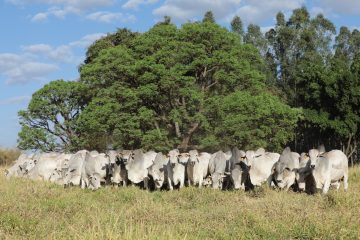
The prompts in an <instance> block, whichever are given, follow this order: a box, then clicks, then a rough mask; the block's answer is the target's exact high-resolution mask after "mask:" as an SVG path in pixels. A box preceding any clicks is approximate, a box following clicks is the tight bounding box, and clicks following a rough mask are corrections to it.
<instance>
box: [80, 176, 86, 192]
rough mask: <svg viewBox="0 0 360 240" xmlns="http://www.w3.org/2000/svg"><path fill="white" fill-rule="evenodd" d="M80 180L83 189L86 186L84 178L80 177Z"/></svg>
mask: <svg viewBox="0 0 360 240" xmlns="http://www.w3.org/2000/svg"><path fill="white" fill-rule="evenodd" d="M80 181H81V189H85V188H86V183H85V179H84V178H82V179H81V180H80Z"/></svg>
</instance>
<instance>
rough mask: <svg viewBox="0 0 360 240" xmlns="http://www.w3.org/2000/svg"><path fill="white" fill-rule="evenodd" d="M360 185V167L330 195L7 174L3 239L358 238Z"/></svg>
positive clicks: (0, 184)
mask: <svg viewBox="0 0 360 240" xmlns="http://www.w3.org/2000/svg"><path fill="white" fill-rule="evenodd" d="M1 170H3V169H1ZM359 190H360V168H359V167H356V168H353V169H351V171H350V184H349V191H348V192H346V193H345V192H344V191H343V190H342V189H341V190H340V191H339V192H335V191H331V192H330V193H329V194H328V195H326V196H322V195H320V194H317V195H314V196H308V195H306V194H299V193H293V192H283V191H274V190H271V189H269V188H266V187H265V188H263V189H260V190H257V192H255V193H253V192H246V193H245V192H242V191H217V190H212V189H197V188H193V187H190V188H185V189H182V190H181V191H176V190H175V191H173V192H166V191H162V192H147V191H144V190H139V189H138V188H136V187H128V188H118V189H116V188H112V187H106V188H103V189H100V190H98V191H96V192H93V191H90V190H81V189H79V188H75V187H74V188H69V189H64V188H63V187H61V186H57V185H54V184H51V183H45V182H34V181H30V180H27V179H15V178H13V179H10V180H6V179H5V177H4V176H3V175H1V177H0V239H3V238H5V239H24V238H25V239H29V238H30V239H43V238H46V239H64V238H67V239H69V238H71V239H100V238H102V239H295V238H297V239H314V238H315V239H335V238H336V239H356V238H358V237H359V236H360V227H359V226H360V204H359V202H360V191H359Z"/></svg>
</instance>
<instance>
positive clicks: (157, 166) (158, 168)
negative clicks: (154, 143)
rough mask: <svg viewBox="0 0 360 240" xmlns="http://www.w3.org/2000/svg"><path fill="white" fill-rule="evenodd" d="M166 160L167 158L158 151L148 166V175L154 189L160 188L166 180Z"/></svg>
mask: <svg viewBox="0 0 360 240" xmlns="http://www.w3.org/2000/svg"><path fill="white" fill-rule="evenodd" d="M168 162H169V158H167V157H166V156H164V155H163V154H162V153H161V152H160V153H158V154H157V155H156V157H155V160H154V164H153V165H151V167H150V168H149V175H150V176H151V177H152V179H153V181H154V183H155V188H156V189H161V188H162V186H163V184H164V183H165V182H167V175H168V174H167V165H168Z"/></svg>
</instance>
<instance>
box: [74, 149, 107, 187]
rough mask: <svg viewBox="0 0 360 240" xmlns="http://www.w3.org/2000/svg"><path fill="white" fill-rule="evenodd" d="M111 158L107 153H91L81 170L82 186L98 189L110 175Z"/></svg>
mask: <svg viewBox="0 0 360 240" xmlns="http://www.w3.org/2000/svg"><path fill="white" fill-rule="evenodd" d="M109 170H110V158H109V156H108V155H106V154H105V153H90V154H89V155H88V156H87V157H86V158H85V162H84V164H83V167H82V171H81V188H82V189H84V188H86V187H87V188H89V189H92V190H97V189H98V188H100V186H101V182H106V181H107V178H108V176H109Z"/></svg>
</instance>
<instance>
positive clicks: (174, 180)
mask: <svg viewBox="0 0 360 240" xmlns="http://www.w3.org/2000/svg"><path fill="white" fill-rule="evenodd" d="M168 159H169V162H168V164H167V173H168V185H169V189H170V190H173V189H174V185H178V184H180V186H179V188H183V187H184V182H185V171H186V170H185V166H186V164H187V162H188V160H189V154H188V153H181V154H180V152H179V150H178V149H173V150H171V151H169V153H168Z"/></svg>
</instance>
